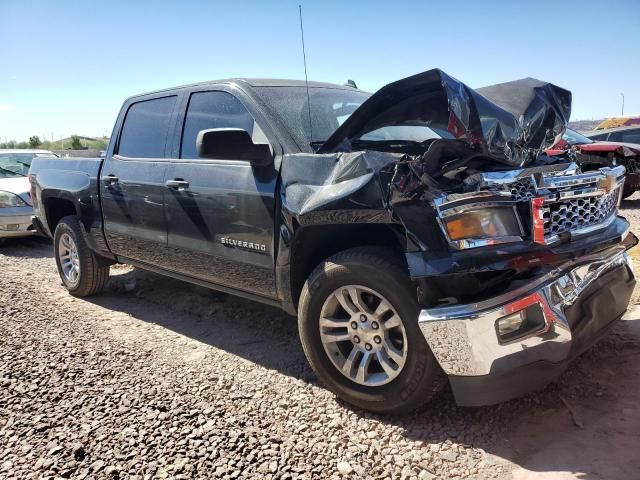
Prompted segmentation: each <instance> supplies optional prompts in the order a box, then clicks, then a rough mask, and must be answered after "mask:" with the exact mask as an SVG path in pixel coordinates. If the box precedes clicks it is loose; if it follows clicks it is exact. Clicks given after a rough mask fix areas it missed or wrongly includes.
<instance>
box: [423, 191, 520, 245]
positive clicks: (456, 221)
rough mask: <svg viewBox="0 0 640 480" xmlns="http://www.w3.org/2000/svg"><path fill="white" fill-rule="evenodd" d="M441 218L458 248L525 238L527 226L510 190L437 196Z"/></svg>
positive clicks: (444, 230) (444, 227)
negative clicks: (523, 223) (439, 197)
mask: <svg viewBox="0 0 640 480" xmlns="http://www.w3.org/2000/svg"><path fill="white" fill-rule="evenodd" d="M435 206H436V209H437V212H438V220H439V222H440V226H441V227H442V231H443V233H444V234H445V236H446V239H447V240H448V242H449V244H450V245H451V246H452V247H453V248H456V249H465V248H473V247H481V246H485V245H494V244H498V243H507V242H515V241H520V240H522V237H523V236H524V230H523V227H522V222H521V220H520V215H519V214H518V211H517V208H516V205H515V202H513V201H512V199H511V196H510V194H508V196H507V195H501V194H500V193H496V192H474V193H463V194H452V195H448V196H446V197H443V198H441V199H438V200H436V202H435Z"/></svg>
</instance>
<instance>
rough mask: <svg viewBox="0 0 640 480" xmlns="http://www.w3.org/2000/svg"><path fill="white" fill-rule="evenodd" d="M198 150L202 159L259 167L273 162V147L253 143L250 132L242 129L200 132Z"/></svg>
mask: <svg viewBox="0 0 640 480" xmlns="http://www.w3.org/2000/svg"><path fill="white" fill-rule="evenodd" d="M196 149H197V151H198V156H199V157H200V158H211V159H216V160H246V161H248V162H251V164H252V165H258V166H265V165H268V164H269V163H271V162H272V161H273V154H272V153H271V147H270V146H269V145H268V144H266V143H253V140H252V139H251V135H249V132H247V131H246V130H244V129H242V128H212V129H209V130H200V132H198V137H197V138H196Z"/></svg>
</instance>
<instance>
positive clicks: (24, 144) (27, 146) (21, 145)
mask: <svg viewBox="0 0 640 480" xmlns="http://www.w3.org/2000/svg"><path fill="white" fill-rule="evenodd" d="M16 148H29V144H28V143H27V142H18V143H17V144H16Z"/></svg>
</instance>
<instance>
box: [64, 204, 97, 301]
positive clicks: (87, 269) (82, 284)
mask: <svg viewBox="0 0 640 480" xmlns="http://www.w3.org/2000/svg"><path fill="white" fill-rule="evenodd" d="M69 238H70V239H71V242H72V243H71V244H69ZM65 243H66V244H67V245H72V246H75V250H76V254H75V255H72V254H71V252H70V251H69V249H68V248H67V247H65V245H64V244H65ZM53 248H54V253H55V255H54V256H55V259H56V265H57V266H58V273H59V274H60V278H61V279H62V283H63V284H64V286H65V287H66V289H67V290H68V291H69V293H70V294H71V295H73V296H75V297H90V296H92V295H96V294H98V293H100V292H101V291H102V290H103V289H104V287H105V285H106V284H107V281H108V280H109V266H108V265H107V266H100V265H99V262H98V259H97V258H96V256H95V254H94V253H93V251H92V250H91V249H90V248H89V246H88V245H87V242H86V241H85V239H84V236H83V234H82V229H81V227H80V222H79V220H78V218H77V217H73V216H70V217H64V218H62V219H61V220H60V222H59V223H58V225H57V226H56V229H55V232H54V235H53ZM65 253H67V254H68V255H65ZM63 257H64V258H65V260H66V259H68V258H71V257H73V261H72V263H73V264H74V266H75V267H77V274H76V275H75V276H74V275H69V274H67V273H65V269H64V268H63V265H62V262H63ZM65 265H68V262H65ZM65 268H67V267H65Z"/></svg>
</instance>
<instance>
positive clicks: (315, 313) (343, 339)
mask: <svg viewBox="0 0 640 480" xmlns="http://www.w3.org/2000/svg"><path fill="white" fill-rule="evenodd" d="M418 313H419V306H418V302H417V299H416V290H415V287H414V286H413V285H412V283H411V282H410V280H409V278H408V275H407V273H406V267H404V266H403V265H402V263H401V260H400V259H399V258H398V257H396V255H395V253H394V252H392V251H391V250H386V249H381V248H370V247H365V248H355V249H352V250H347V251H345V252H341V253H339V254H337V255H334V256H332V257H330V258H329V259H327V260H326V261H325V262H323V263H322V264H321V265H320V266H318V267H317V268H316V269H315V270H314V272H313V273H312V274H311V276H310V277H309V279H308V280H307V282H306V283H305V285H304V288H303V290H302V293H301V297H300V305H299V317H298V318H299V320H298V326H299V330H300V339H301V341H302V345H303V348H304V352H305V355H306V357H307V359H308V360H309V363H310V364H311V367H312V368H313V370H314V371H315V373H316V374H317V375H318V377H319V378H320V379H321V380H322V381H323V383H324V384H326V385H327V386H328V387H329V389H331V390H332V391H333V392H334V393H335V394H336V395H338V396H339V397H341V398H343V399H344V400H346V401H347V402H349V403H351V404H353V405H356V406H358V407H361V408H364V409H367V410H371V411H374V412H379V413H402V412H406V411H409V410H411V409H413V408H415V407H417V406H418V405H420V404H422V403H424V402H426V401H427V400H429V399H430V398H432V397H433V396H434V395H435V394H436V393H437V392H438V391H439V390H440V389H441V387H442V385H443V383H444V379H445V377H444V374H443V372H442V371H441V369H440V367H439V365H438V363H437V361H436V359H435V357H434V356H433V354H432V353H431V350H430V349H429V346H428V344H427V342H426V340H425V338H424V336H423V334H422V331H421V330H420V328H419V326H418Z"/></svg>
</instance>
